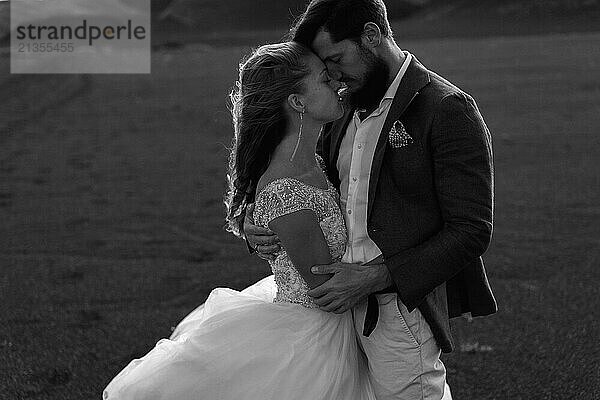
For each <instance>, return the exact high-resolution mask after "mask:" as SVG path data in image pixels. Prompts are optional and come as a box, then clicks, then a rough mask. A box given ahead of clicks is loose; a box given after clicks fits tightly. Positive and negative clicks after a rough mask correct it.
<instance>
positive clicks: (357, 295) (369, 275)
mask: <svg viewBox="0 0 600 400" xmlns="http://www.w3.org/2000/svg"><path fill="white" fill-rule="evenodd" d="M311 272H312V273H313V274H317V275H320V274H334V275H333V276H332V277H331V278H330V279H329V280H328V281H326V282H325V283H323V284H321V285H320V286H317V287H316V288H314V289H312V290H309V291H308V295H309V296H311V297H312V298H313V299H314V301H315V303H316V304H317V305H318V306H319V308H320V309H321V310H323V311H327V312H334V313H336V314H341V313H343V312H345V311H347V310H349V309H351V308H352V307H354V306H355V305H356V304H358V303H359V302H360V301H361V300H363V299H364V298H365V297H367V296H368V295H369V294H371V293H374V292H377V291H379V290H383V289H385V288H387V287H389V286H391V285H392V278H391V276H390V273H389V271H388V269H387V267H386V266H385V264H375V265H362V264H344V263H341V262H336V263H332V264H327V265H314V266H313V267H312V268H311Z"/></svg>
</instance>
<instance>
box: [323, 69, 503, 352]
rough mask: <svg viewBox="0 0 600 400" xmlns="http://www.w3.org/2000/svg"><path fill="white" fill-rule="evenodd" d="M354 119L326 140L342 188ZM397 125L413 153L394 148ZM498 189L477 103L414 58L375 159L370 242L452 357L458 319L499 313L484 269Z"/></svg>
mask: <svg viewBox="0 0 600 400" xmlns="http://www.w3.org/2000/svg"><path fill="white" fill-rule="evenodd" d="M353 113H354V110H352V109H349V110H346V113H345V115H344V117H343V118H341V119H339V120H337V121H335V122H333V123H330V124H328V125H327V126H326V127H325V128H324V130H323V133H322V135H321V138H320V140H319V146H318V152H319V153H320V155H321V156H322V157H323V159H324V160H325V162H326V163H327V174H328V177H329V179H330V180H331V182H333V183H334V185H336V186H337V187H338V188H339V185H340V178H339V172H338V170H337V166H336V164H337V159H338V154H339V149H340V143H341V141H342V138H343V136H344V134H345V132H346V128H347V126H348V123H349V122H350V120H351V119H352V115H353ZM396 121H400V123H401V124H402V125H403V126H404V128H405V131H406V133H407V134H408V135H409V136H410V138H411V140H408V141H406V142H404V144H405V143H408V144H406V145H402V146H398V145H397V144H396V145H392V144H390V143H388V141H389V132H390V130H391V129H392V127H393V126H396V127H399V126H401V125H399V124H398V123H396V124H395V122H396ZM377 133H379V132H373V134H374V135H376V134H377ZM392 142H393V140H392ZM493 188H494V185H493V161H492V148H491V137H490V133H489V131H488V129H487V127H486V125H485V123H484V121H483V118H482V117H481V114H480V112H479V110H478V108H477V106H476V104H475V102H474V100H473V98H472V97H471V96H469V95H468V94H467V93H465V92H463V91H462V90H460V89H459V88H457V87H456V86H454V85H453V84H451V83H450V82H448V81H447V80H445V79H444V78H442V77H440V76H439V75H437V74H435V73H434V72H432V71H429V70H427V69H426V68H425V67H424V66H423V65H422V64H421V63H420V62H419V61H418V60H417V59H416V58H414V57H413V60H412V61H411V63H410V65H409V67H408V70H407V71H406V74H405V75H404V77H403V79H402V81H401V83H400V87H399V88H398V91H397V92H396V96H395V98H394V100H393V102H392V105H391V108H390V111H389V113H388V116H387V119H386V121H385V123H384V125H383V129H382V131H381V135H380V136H379V141H378V142H377V147H376V149H375V154H374V156H373V164H372V168H371V172H370V181H369V191H368V209H367V232H368V234H369V237H370V238H371V239H372V240H373V241H374V242H375V244H377V246H378V247H379V248H380V249H381V251H382V253H383V256H384V258H385V264H386V266H387V267H388V269H389V271H390V273H391V276H392V279H393V281H394V284H395V288H394V290H395V291H397V294H398V296H399V298H400V300H402V302H403V303H404V304H405V305H406V307H407V308H408V310H409V311H413V310H414V309H415V308H418V309H419V310H420V311H421V313H422V314H423V316H424V318H425V319H426V321H427V322H428V323H429V325H430V327H431V330H432V332H433V334H434V336H435V338H436V341H437V342H438V344H439V346H440V347H441V349H442V351H443V352H450V351H452V349H453V343H452V337H451V334H450V326H449V318H452V317H455V316H459V315H461V314H463V313H467V312H470V313H471V315H473V316H481V315H488V314H492V313H494V312H496V311H497V305H496V300H495V299H494V296H493V294H492V291H491V289H490V286H489V283H488V279H487V276H486V273H485V269H484V265H483V260H482V259H481V255H482V254H483V253H484V252H485V251H486V249H487V247H488V245H489V243H490V239H491V235H492V222H493V206H494V196H493Z"/></svg>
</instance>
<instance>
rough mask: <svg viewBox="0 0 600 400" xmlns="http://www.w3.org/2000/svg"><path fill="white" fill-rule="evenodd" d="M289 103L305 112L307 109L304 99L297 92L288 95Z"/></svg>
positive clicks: (299, 110)
mask: <svg viewBox="0 0 600 400" xmlns="http://www.w3.org/2000/svg"><path fill="white" fill-rule="evenodd" d="M288 104H289V105H290V107H291V108H292V110H294V111H296V112H299V113H303V112H305V111H306V107H305V105H304V101H303V99H302V98H300V96H299V95H298V94H296V93H293V94H290V95H289V96H288Z"/></svg>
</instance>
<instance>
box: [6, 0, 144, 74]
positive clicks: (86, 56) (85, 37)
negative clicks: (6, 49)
mask: <svg viewBox="0 0 600 400" xmlns="http://www.w3.org/2000/svg"><path fill="white" fill-rule="evenodd" d="M10 14H11V20H10V23H11V34H10V42H11V52H10V54H11V73H20V74H40V73H41V74H47V73H64V74H70V73H76V74H78V73H92V74H94V73H102V74H106V73H133V74H147V73H150V34H151V30H150V21H151V19H150V0H101V1H99V0H11V2H10Z"/></svg>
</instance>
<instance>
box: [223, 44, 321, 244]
mask: <svg viewBox="0 0 600 400" xmlns="http://www.w3.org/2000/svg"><path fill="white" fill-rule="evenodd" d="M309 52H310V50H309V49H308V48H306V47H305V46H303V45H301V44H299V43H297V42H285V43H276V44H270V45H265V46H262V47H259V48H258V49H257V50H255V51H254V52H253V53H252V54H251V55H250V56H249V57H248V58H247V59H245V60H242V62H241V63H240V68H239V79H238V81H237V82H236V85H235V88H234V89H233V91H232V92H231V94H230V95H229V97H230V99H231V103H232V108H231V114H232V116H233V129H234V137H233V143H232V149H231V154H230V156H229V170H228V174H227V181H228V189H227V193H226V196H225V207H226V208H227V217H226V222H227V224H226V227H225V228H226V230H227V231H229V232H232V233H233V234H235V235H236V236H241V231H242V229H241V227H242V225H243V223H244V217H245V215H246V207H247V205H248V204H249V203H252V202H254V196H255V194H256V193H255V192H256V184H257V182H258V180H259V178H260V176H261V175H262V174H263V173H264V172H265V170H266V169H267V166H268V165H269V160H270V158H271V154H272V153H273V151H274V150H275V148H276V147H277V145H278V144H279V143H280V142H281V140H282V139H283V137H284V135H285V132H286V128H287V119H286V113H285V102H286V101H287V97H288V96H289V95H290V94H292V93H301V92H302V91H303V89H304V84H303V83H304V82H303V80H304V78H305V77H306V76H308V74H309V73H310V69H309V67H308V66H307V65H306V64H305V60H304V57H305V56H306V55H308V54H309Z"/></svg>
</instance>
